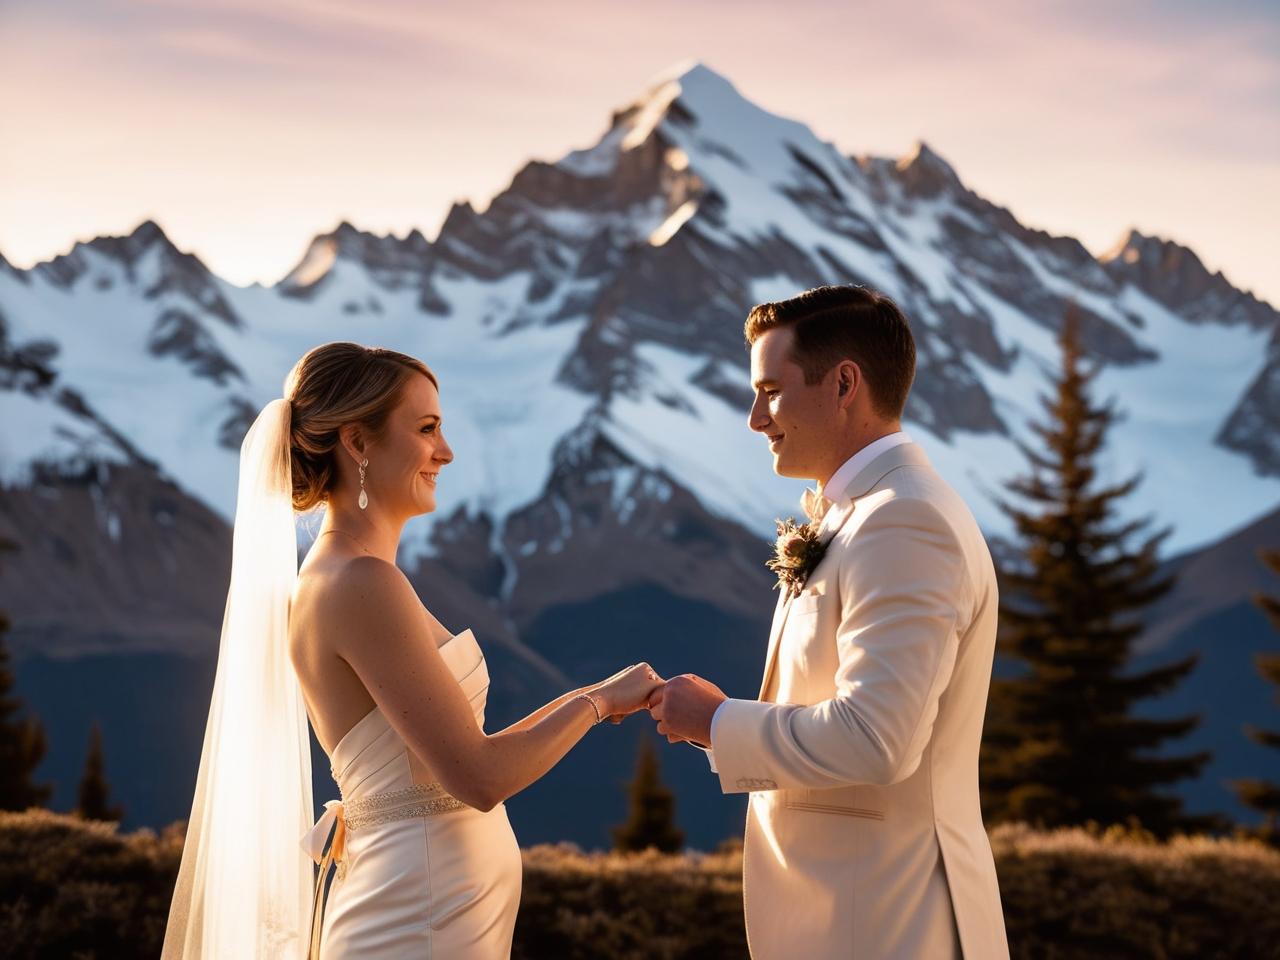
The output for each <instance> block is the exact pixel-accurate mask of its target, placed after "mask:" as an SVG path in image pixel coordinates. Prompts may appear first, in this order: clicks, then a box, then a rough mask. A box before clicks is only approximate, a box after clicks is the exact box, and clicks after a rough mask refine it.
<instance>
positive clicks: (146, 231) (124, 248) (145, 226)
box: [86, 217, 178, 264]
mask: <svg viewBox="0 0 1280 960" xmlns="http://www.w3.org/2000/svg"><path fill="white" fill-rule="evenodd" d="M157 243H159V244H162V245H163V246H164V247H166V248H168V249H170V250H172V251H173V252H174V253H177V252H178V248H177V247H175V246H174V245H173V241H171V240H170V239H169V237H168V236H167V235H166V234H165V232H164V230H162V229H161V228H160V224H158V223H156V222H155V221H154V220H152V219H151V218H150V217H148V218H147V219H146V220H143V221H142V222H141V223H140V224H138V225H137V226H136V227H134V228H133V230H131V231H130V232H129V233H127V234H124V235H122V236H120V235H115V234H109V235H106V236H101V237H95V238H94V239H92V240H90V241H89V242H88V244H86V245H87V246H89V247H91V248H92V249H94V250H97V251H99V252H100V253H105V254H106V255H107V256H109V257H112V258H113V259H116V260H120V261H122V262H123V263H126V264H134V263H136V262H137V261H138V258H139V257H141V256H142V255H143V254H144V253H146V252H147V251H148V250H149V249H151V247H153V246H154V245H156V244H157Z"/></svg>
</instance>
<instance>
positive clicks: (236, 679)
mask: <svg viewBox="0 0 1280 960" xmlns="http://www.w3.org/2000/svg"><path fill="white" fill-rule="evenodd" d="M290 414H291V409H290V405H289V402H288V401H287V400H283V399H281V400H273V401H271V402H270V403H268V404H267V405H266V406H265V407H264V408H263V409H262V411H261V413H259V414H258V418H257V419H256V420H255V421H254V422H253V426H252V427H250V429H249V432H248V434H246V435H245V438H244V442H243V444H242V445H241V447H240V482H239V489H238V492H237V499H236V519H235V533H234V539H233V544H232V554H231V586H230V589H229V591H228V593H227V605H226V611H225V613H224V615H223V621H222V640H221V644H220V646H219V649H218V670H217V677H216V679H215V681H214V686H213V700H212V702H211V703H210V705H209V720H208V725H207V726H206V727H205V734H204V749H203V752H202V753H201V756H200V772H199V775H198V776H197V778H196V790H195V798H194V800H193V801H192V804H191V819H190V820H189V821H188V825H187V838H186V846H185V847H184V849H183V851H182V865H181V866H180V868H179V870H178V882H177V886H176V887H175V888H174V893H173V903H172V905H171V906H170V908H169V922H168V926H167V928H166V930H165V938H164V949H163V951H162V953H161V957H162V960H178V958H182V960H196V958H199V960H224V958H235V960H249V958H258V957H261V958H271V960H277V958H297V960H302V958H304V957H305V956H306V953H307V948H308V945H309V936H308V934H309V931H308V929H307V926H308V923H309V921H310V910H311V894H312V883H313V880H312V877H313V873H312V864H311V860H310V859H309V858H308V856H307V854H306V853H305V852H304V851H303V850H302V848H301V847H300V845H299V843H298V838H299V837H301V836H302V835H303V834H304V833H306V831H307V830H308V829H309V828H310V827H311V818H312V807H311V753H310V745H309V739H308V733H307V714H306V707H305V705H304V703H303V700H302V691H301V688H300V687H299V685H298V679H297V675H296V674H295V672H294V670H293V665H292V663H291V662H290V659H289V645H288V618H289V600H290V597H291V595H292V592H293V587H294V583H295V581H296V580H297V576H298V554H297V535H296V532H295V528H294V513H293V499H292V481H291V474H290V463H289V459H290V458H289V422H290Z"/></svg>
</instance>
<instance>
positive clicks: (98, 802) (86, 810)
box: [76, 720, 124, 822]
mask: <svg viewBox="0 0 1280 960" xmlns="http://www.w3.org/2000/svg"><path fill="white" fill-rule="evenodd" d="M77 796H78V798H79V799H78V800H77V802H76V813H77V814H78V815H79V816H81V817H83V818H84V819H86V820H115V821H116V822H119V821H120V820H122V819H124V811H123V810H122V809H121V808H120V807H119V806H111V805H109V803H108V798H109V797H110V796H111V786H110V784H108V783H107V774H106V764H105V762H104V761H103V758H102V729H101V728H100V727H99V726H98V721H97V720H95V721H93V728H92V729H91V730H90V731H89V753H88V755H87V756H86V757H85V761H84V776H83V777H81V778H80V791H79V793H78V795H77Z"/></svg>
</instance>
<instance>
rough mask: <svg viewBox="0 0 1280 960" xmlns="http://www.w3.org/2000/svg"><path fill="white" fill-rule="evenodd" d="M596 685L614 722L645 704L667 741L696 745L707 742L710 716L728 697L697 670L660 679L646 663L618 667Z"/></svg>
mask: <svg viewBox="0 0 1280 960" xmlns="http://www.w3.org/2000/svg"><path fill="white" fill-rule="evenodd" d="M596 689H597V691H598V692H601V693H605V692H607V693H608V694H609V698H608V699H609V707H608V709H607V710H606V711H605V712H606V713H607V714H608V715H609V717H608V718H609V719H610V720H611V721H613V722H614V723H621V722H622V720H623V718H624V717H627V716H629V715H631V714H632V713H638V712H639V711H640V710H644V709H646V708H647V709H648V711H649V716H651V717H652V718H653V719H654V720H655V721H656V722H657V724H658V733H660V734H662V735H663V736H665V737H666V738H667V741H668V742H669V743H680V742H683V741H687V742H689V743H692V744H694V745H695V746H699V747H709V746H710V745H711V718H712V717H713V716H714V715H715V712H716V709H717V708H718V707H719V706H720V704H722V703H724V701H725V700H727V699H728V697H727V696H726V695H725V692H724V691H723V690H721V689H720V688H719V687H717V686H716V685H715V684H714V683H712V682H711V681H710V680H706V679H704V678H702V677H700V676H698V675H697V674H693V673H682V674H681V675H680V676H678V677H672V678H671V679H670V680H663V679H662V678H661V677H660V676H658V674H657V673H655V672H654V671H653V668H651V667H650V666H649V665H648V664H647V663H640V664H636V665H635V666H633V667H628V668H627V669H626V670H621V671H619V672H618V673H616V674H614V676H612V677H610V678H609V680H606V681H605V682H604V683H603V684H601V685H600V687H598V688H596Z"/></svg>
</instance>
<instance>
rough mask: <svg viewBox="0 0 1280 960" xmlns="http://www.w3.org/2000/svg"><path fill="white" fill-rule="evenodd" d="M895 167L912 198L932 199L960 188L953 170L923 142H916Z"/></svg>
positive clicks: (958, 179)
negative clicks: (923, 197)
mask: <svg viewBox="0 0 1280 960" xmlns="http://www.w3.org/2000/svg"><path fill="white" fill-rule="evenodd" d="M895 167H896V169H897V171H898V175H899V177H900V178H901V179H902V182H903V184H904V185H905V186H906V188H907V192H908V193H910V194H912V195H914V196H925V197H932V196H936V195H937V194H939V193H944V192H947V191H949V190H954V189H957V188H960V187H961V183H960V178H959V177H958V176H956V171H955V168H953V167H952V166H951V164H949V163H947V161H946V160H944V159H942V157H941V156H940V155H939V154H938V153H936V152H935V151H934V149H933V148H932V147H930V146H929V145H928V144H927V143H925V142H924V141H923V140H917V141H916V143H915V146H914V147H913V148H912V149H911V151H910V152H909V153H906V154H904V155H903V156H902V157H900V158H899V159H898V162H897V164H896V165H895Z"/></svg>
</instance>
